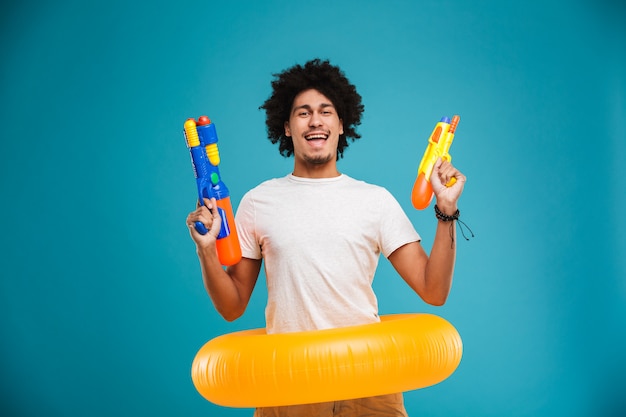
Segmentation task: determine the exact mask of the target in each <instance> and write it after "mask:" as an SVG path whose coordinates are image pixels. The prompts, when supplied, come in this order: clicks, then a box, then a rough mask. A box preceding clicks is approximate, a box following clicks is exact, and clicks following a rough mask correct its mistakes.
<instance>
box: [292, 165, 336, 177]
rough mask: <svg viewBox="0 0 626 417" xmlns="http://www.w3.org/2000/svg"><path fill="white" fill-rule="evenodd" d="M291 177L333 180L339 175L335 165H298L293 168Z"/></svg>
mask: <svg viewBox="0 0 626 417" xmlns="http://www.w3.org/2000/svg"><path fill="white" fill-rule="evenodd" d="M293 175H294V176H296V177H301V178H333V177H338V176H339V175H341V173H340V172H339V170H337V164H336V162H335V163H328V164H319V165H316V164H298V163H296V164H295V165H294V168H293Z"/></svg>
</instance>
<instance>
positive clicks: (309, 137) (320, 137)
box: [304, 132, 328, 141]
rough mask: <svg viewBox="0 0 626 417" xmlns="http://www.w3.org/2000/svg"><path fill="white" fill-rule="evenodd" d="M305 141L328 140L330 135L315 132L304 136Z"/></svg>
mask: <svg viewBox="0 0 626 417" xmlns="http://www.w3.org/2000/svg"><path fill="white" fill-rule="evenodd" d="M304 139H306V140H308V141H311V140H326V139H328V134H327V133H321V132H314V133H309V134H308V135H305V136H304Z"/></svg>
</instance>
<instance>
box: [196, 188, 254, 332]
mask: <svg viewBox="0 0 626 417" xmlns="http://www.w3.org/2000/svg"><path fill="white" fill-rule="evenodd" d="M196 221H201V222H202V223H204V224H205V226H206V227H207V229H209V232H208V233H207V234H206V235H201V234H200V233H198V232H197V231H196V229H195V227H194V223H195V222H196ZM214 225H215V227H213V226H214ZM187 227H189V234H190V235H191V238H192V239H193V241H194V242H195V244H196V252H197V254H198V259H199V261H200V268H201V270H202V280H203V281H204V287H205V288H206V290H207V293H208V294H209V297H211V301H212V302H213V305H214V306H215V309H216V310H217V311H218V312H219V313H220V314H221V315H222V317H224V319H226V320H228V321H233V320H235V319H237V318H238V317H240V316H241V315H242V314H243V312H244V311H245V309H246V307H247V306H248V302H249V301H250V296H251V295H252V290H253V289H254V286H255V284H256V281H257V278H258V276H259V271H260V270H261V262H262V261H261V260H260V259H249V258H242V259H241V261H239V262H238V263H237V264H235V265H232V266H229V267H228V268H226V269H224V268H223V267H222V265H221V264H220V262H219V260H218V257H217V249H216V236H217V235H218V234H219V232H220V227H221V219H220V215H219V213H218V211H217V205H216V203H215V199H211V200H208V199H205V206H200V207H198V208H197V209H196V210H195V211H193V212H191V213H190V214H189V216H187Z"/></svg>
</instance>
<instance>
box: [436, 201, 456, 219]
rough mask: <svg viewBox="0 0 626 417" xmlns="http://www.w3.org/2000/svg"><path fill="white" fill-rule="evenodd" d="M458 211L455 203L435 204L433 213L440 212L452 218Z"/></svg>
mask: <svg viewBox="0 0 626 417" xmlns="http://www.w3.org/2000/svg"><path fill="white" fill-rule="evenodd" d="M458 211H459V207H458V206H457V205H456V203H446V202H439V201H438V202H437V203H436V204H435V212H440V213H442V214H444V215H446V216H454V214H455V213H457V212H458Z"/></svg>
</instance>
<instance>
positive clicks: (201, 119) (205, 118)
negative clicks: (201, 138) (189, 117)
mask: <svg viewBox="0 0 626 417" xmlns="http://www.w3.org/2000/svg"><path fill="white" fill-rule="evenodd" d="M210 124H211V119H209V117H208V116H200V117H198V126H206V125H210Z"/></svg>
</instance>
